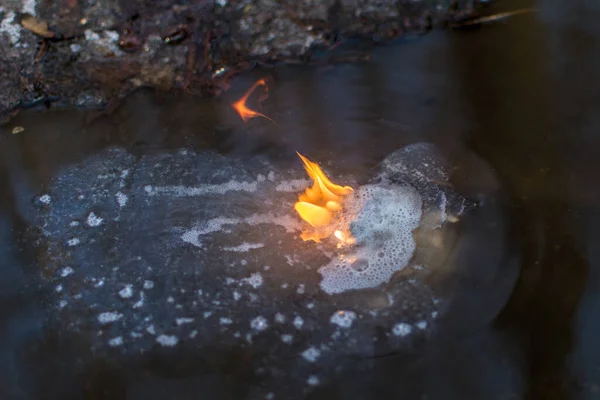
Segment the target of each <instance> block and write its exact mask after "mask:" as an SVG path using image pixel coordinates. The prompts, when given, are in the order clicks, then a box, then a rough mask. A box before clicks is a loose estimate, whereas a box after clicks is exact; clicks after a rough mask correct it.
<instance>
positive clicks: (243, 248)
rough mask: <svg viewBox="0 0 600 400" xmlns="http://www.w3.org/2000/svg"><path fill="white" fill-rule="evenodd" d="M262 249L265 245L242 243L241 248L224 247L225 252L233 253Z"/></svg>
mask: <svg viewBox="0 0 600 400" xmlns="http://www.w3.org/2000/svg"><path fill="white" fill-rule="evenodd" d="M261 247H265V245H264V244H263V243H246V242H244V243H242V244H240V245H239V246H234V247H223V250H225V251H233V252H236V253H245V252H247V251H250V250H255V249H260V248H261Z"/></svg>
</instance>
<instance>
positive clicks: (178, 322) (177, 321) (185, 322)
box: [175, 317, 194, 326]
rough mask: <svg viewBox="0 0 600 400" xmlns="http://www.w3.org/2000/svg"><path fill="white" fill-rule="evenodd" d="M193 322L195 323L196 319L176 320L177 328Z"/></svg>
mask: <svg viewBox="0 0 600 400" xmlns="http://www.w3.org/2000/svg"><path fill="white" fill-rule="evenodd" d="M192 322H194V318H186V317H182V318H177V319H175V323H176V324H177V326H180V325H183V324H191V323H192Z"/></svg>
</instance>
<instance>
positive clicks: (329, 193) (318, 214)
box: [294, 153, 353, 244]
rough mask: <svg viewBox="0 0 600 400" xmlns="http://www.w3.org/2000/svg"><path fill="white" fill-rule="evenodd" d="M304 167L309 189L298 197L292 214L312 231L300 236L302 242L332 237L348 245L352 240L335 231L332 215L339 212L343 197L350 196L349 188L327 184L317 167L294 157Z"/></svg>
mask: <svg viewBox="0 0 600 400" xmlns="http://www.w3.org/2000/svg"><path fill="white" fill-rule="evenodd" d="M298 156H300V159H302V162H303V163H304V169H306V172H307V173H308V176H310V178H311V179H312V180H313V182H314V183H313V185H312V186H311V187H309V188H307V189H306V191H305V192H304V193H303V194H301V195H300V197H299V199H298V202H297V203H296V204H295V205H294V208H295V209H296V212H297V213H298V214H299V215H300V217H301V218H302V219H303V220H304V221H306V222H307V223H308V224H309V225H310V226H312V227H313V228H314V229H312V230H311V231H305V232H302V235H301V236H300V237H301V238H302V240H305V241H306V240H313V241H315V242H319V241H320V240H321V239H324V238H326V237H329V236H331V235H333V236H335V237H336V238H337V239H338V240H340V241H341V242H344V243H348V244H350V243H352V242H353V238H352V237H351V236H350V235H349V233H347V234H345V233H343V232H342V231H340V230H335V228H334V225H335V222H336V219H335V217H336V214H337V213H338V212H339V211H341V210H342V202H343V199H344V197H345V196H347V195H348V194H350V193H352V191H353V189H352V188H351V187H350V186H339V185H336V184H335V183H333V182H331V181H330V180H329V178H328V177H327V175H325V173H324V172H323V170H322V169H321V167H320V166H319V164H317V163H315V162H312V161H310V160H309V159H307V158H306V157H304V156H303V155H302V154H300V153H298Z"/></svg>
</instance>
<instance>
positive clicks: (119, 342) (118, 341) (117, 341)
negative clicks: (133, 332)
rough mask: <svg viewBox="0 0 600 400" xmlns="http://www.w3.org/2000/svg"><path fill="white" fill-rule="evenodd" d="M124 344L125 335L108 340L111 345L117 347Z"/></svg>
mask: <svg viewBox="0 0 600 400" xmlns="http://www.w3.org/2000/svg"><path fill="white" fill-rule="evenodd" d="M122 344H123V336H117V337H114V338H112V339H110V340H109V341H108V345H109V346H110V347H117V346H121V345H122Z"/></svg>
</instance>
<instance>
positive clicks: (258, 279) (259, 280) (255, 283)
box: [242, 272, 264, 289]
mask: <svg viewBox="0 0 600 400" xmlns="http://www.w3.org/2000/svg"><path fill="white" fill-rule="evenodd" d="M242 281H243V282H246V283H247V284H248V285H250V286H252V287H253V288H254V289H258V288H259V287H260V286H261V285H262V284H263V282H264V280H263V277H262V275H261V274H260V272H255V273H253V274H252V275H250V277H248V278H244V279H242Z"/></svg>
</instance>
